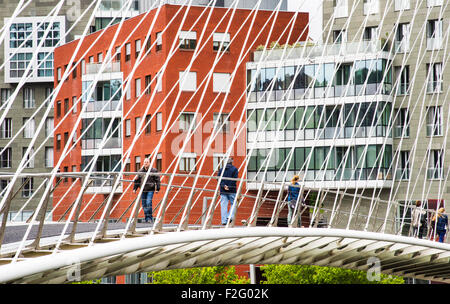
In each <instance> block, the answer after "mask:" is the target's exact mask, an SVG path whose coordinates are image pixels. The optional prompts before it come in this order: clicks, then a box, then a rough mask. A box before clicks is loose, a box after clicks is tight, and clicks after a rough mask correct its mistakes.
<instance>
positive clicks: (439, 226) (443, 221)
mask: <svg viewBox="0 0 450 304" xmlns="http://www.w3.org/2000/svg"><path fill="white" fill-rule="evenodd" d="M444 212H445V209H444V208H439V210H438V212H437V213H436V214H435V215H434V216H433V219H432V220H431V222H432V223H433V222H434V223H435V225H436V233H437V237H436V239H438V241H439V242H440V243H443V242H444V239H445V234H446V233H447V230H448V217H447V215H446V214H444ZM446 228H447V230H446Z"/></svg>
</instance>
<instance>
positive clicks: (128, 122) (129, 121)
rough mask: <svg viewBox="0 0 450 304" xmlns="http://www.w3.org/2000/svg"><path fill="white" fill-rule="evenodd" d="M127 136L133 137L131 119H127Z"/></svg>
mask: <svg viewBox="0 0 450 304" xmlns="http://www.w3.org/2000/svg"><path fill="white" fill-rule="evenodd" d="M125 136H131V119H125Z"/></svg>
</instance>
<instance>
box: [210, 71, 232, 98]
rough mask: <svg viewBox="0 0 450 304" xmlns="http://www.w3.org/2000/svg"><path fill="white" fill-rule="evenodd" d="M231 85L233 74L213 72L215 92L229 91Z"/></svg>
mask: <svg viewBox="0 0 450 304" xmlns="http://www.w3.org/2000/svg"><path fill="white" fill-rule="evenodd" d="M230 87H231V74H229V73H213V92H214V93H228V92H230Z"/></svg>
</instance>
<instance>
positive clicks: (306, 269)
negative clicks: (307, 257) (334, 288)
mask: <svg viewBox="0 0 450 304" xmlns="http://www.w3.org/2000/svg"><path fill="white" fill-rule="evenodd" d="M261 269H262V270H264V272H263V277H265V278H266V279H267V281H264V282H262V283H264V284H403V283H404V280H403V278H401V277H397V276H388V275H385V274H381V275H380V280H378V281H377V280H374V281H369V280H368V279H367V272H365V271H360V270H350V269H342V268H335V267H323V266H313V265H311V266H309V265H266V266H262V267H261Z"/></svg>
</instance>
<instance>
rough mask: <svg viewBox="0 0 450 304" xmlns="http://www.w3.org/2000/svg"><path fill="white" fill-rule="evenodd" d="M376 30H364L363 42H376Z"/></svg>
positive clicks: (367, 28)
mask: <svg viewBox="0 0 450 304" xmlns="http://www.w3.org/2000/svg"><path fill="white" fill-rule="evenodd" d="M377 30H378V27H377V26H368V27H366V28H364V36H363V40H364V41H373V40H376V38H377Z"/></svg>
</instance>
